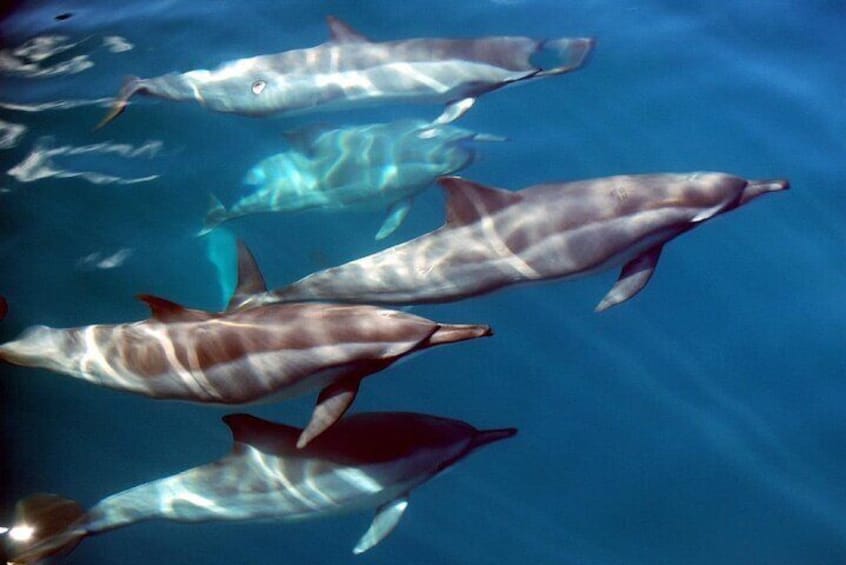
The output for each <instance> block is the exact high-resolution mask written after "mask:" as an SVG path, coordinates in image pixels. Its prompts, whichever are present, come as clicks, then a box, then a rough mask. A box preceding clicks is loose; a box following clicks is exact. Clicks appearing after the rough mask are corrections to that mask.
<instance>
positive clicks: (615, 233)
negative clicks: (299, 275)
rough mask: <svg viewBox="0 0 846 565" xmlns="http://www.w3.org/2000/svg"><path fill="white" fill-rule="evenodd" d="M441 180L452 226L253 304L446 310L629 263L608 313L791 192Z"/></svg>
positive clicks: (699, 185)
mask: <svg viewBox="0 0 846 565" xmlns="http://www.w3.org/2000/svg"><path fill="white" fill-rule="evenodd" d="M441 183H442V184H443V186H444V188H445V190H446V193H447V199H448V200H447V214H446V215H447V222H446V224H445V225H444V226H443V227H441V228H439V229H437V230H435V231H433V232H430V233H428V234H425V235H422V236H420V237H418V238H416V239H413V240H411V241H408V242H406V243H402V244H399V245H396V246H394V247H390V248H388V249H386V250H384V251H380V252H378V253H375V254H373V255H369V256H367V257H363V258H361V259H357V260H355V261H351V262H349V263H346V264H344V265H341V266H338V267H333V268H330V269H326V270H324V271H319V272H317V273H314V274H311V275H309V276H307V277H305V278H303V279H301V280H300V281H297V282H295V283H293V284H292V285H290V286H287V287H284V288H281V289H279V290H275V291H272V292H269V293H265V294H262V295H259V296H256V297H254V299H253V300H252V303H254V304H260V303H267V302H274V301H286V302H287V301H292V302H296V301H301V300H334V301H348V302H366V303H375V304H415V303H431V302H446V301H450V300H457V299H460V298H466V297H468V296H473V295H478V294H483V293H486V292H490V291H493V290H496V289H499V288H502V287H503V286H506V285H510V284H515V283H521V282H529V281H538V280H547V279H564V278H569V277H576V276H580V275H586V274H590V273H593V272H596V271H599V270H603V269H607V268H612V267H617V266H621V265H622V266H623V269H622V271H621V274H620V279H619V280H618V281H617V284H616V285H615V286H614V287H613V288H612V289H611V291H610V292H609V294H608V295H607V296H606V297H605V299H604V300H603V301H602V302H601V303H600V304H599V305H598V306H597V309H598V310H604V309H606V308H608V307H610V306H613V305H615V304H618V303H620V302H623V301H625V300H628V299H629V298H631V297H632V296H634V295H635V294H636V293H637V292H639V291H640V290H641V289H642V288H643V287H644V286H645V285H646V283H647V282H648V281H649V278H650V276H651V274H652V272H653V270H654V268H655V265H656V264H657V261H658V257H659V255H660V251H661V247H662V246H663V245H664V244H665V243H666V242H668V241H670V240H671V239H673V238H674V237H676V236H678V235H680V234H682V233H684V232H686V231H688V230H689V229H692V228H693V227H694V226H696V225H697V224H699V223H701V222H703V221H705V220H707V219H709V218H711V217H713V216H715V215H717V214H720V213H723V212H726V211H729V210H732V209H734V208H736V207H737V206H740V205H742V204H745V203H746V202H748V201H749V200H751V199H752V198H755V197H757V196H759V195H760V194H764V193H767V192H773V191H779V190H784V189H786V188H787V186H788V184H787V181H784V180H773V181H747V180H745V179H742V178H739V177H735V176H731V175H727V174H723V173H704V172H700V173H688V174H653V175H623V176H615V177H608V178H601V179H593V180H586V181H577V182H569V183H558V184H544V185H538V186H534V187H530V188H526V189H524V190H521V191H518V192H510V191H507V190H501V189H493V188H489V187H486V186H483V185H479V184H477V183H473V182H471V181H466V180H463V179H459V178H457V177H451V178H447V179H444V180H442V181H441Z"/></svg>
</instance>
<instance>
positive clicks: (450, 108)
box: [432, 96, 476, 126]
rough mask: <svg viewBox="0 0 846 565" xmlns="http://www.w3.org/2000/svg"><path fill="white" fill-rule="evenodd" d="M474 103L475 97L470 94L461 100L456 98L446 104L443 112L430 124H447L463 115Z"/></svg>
mask: <svg viewBox="0 0 846 565" xmlns="http://www.w3.org/2000/svg"><path fill="white" fill-rule="evenodd" d="M475 103H476V99H475V98H473V97H472V96H471V97H469V98H462V99H461V100H456V101H454V102H450V103H449V104H447V107H446V108H444V111H443V113H442V114H441V115H440V116H438V117H437V118H436V119H435V121H433V122H432V125H436V126H442V125H444V124H449V123H452V122H454V121H455V120H457V119H458V118H460V117H461V116H463V115H464V114H466V113H467V111H468V110H469V109H470V108H472V107H473V104H475Z"/></svg>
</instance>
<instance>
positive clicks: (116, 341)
mask: <svg viewBox="0 0 846 565" xmlns="http://www.w3.org/2000/svg"><path fill="white" fill-rule="evenodd" d="M239 252H240V255H239V260H238V269H239V285H238V288H236V292H235V294H234V296H233V299H232V302H231V305H230V308H229V309H228V310H227V311H225V312H223V313H220V314H214V313H210V312H204V311H202V310H188V309H186V308H183V307H182V306H179V305H178V304H175V303H172V302H169V301H167V300H164V299H161V298H156V297H153V296H142V297H141V298H142V300H144V301H146V302H147V303H148V305H149V306H150V308H151V310H152V314H153V316H152V318H150V319H148V320H143V321H140V322H134V323H128V324H110V325H105V324H104V325H92V326H83V327H78V328H69V329H55V328H49V327H46V326H34V327H31V328H29V329H28V330H26V331H25V332H24V334H23V335H21V336H20V338H19V339H17V340H15V341H11V342H8V343H5V344H3V345H0V359H2V360H4V361H7V362H9V363H14V364H17V365H22V366H27V367H40V368H44V369H49V370H52V371H56V372H59V373H63V374H66V375H70V376H72V377H76V378H79V379H83V380H86V381H89V382H92V383H94V384H97V385H100V386H106V387H110V388H114V389H118V390H123V391H127V392H133V393H137V394H141V395H144V396H149V397H152V398H163V399H177V400H187V401H193V402H204V403H211V404H245V403H251V402H256V401H258V400H262V399H268V398H269V397H272V398H273V399H276V400H281V399H284V398H290V397H294V396H298V395H301V394H304V393H307V392H313V391H318V390H321V394H320V397H319V398H318V402H317V406H316V407H315V410H314V413H313V415H312V418H311V422H310V423H309V425H308V426H307V427H306V429H305V430H304V432H303V435H302V437H300V438H299V443H298V445H299V446H300V447H302V446H304V445H306V444H307V443H308V442H309V441H311V440H312V439H314V438H315V437H317V436H318V435H320V433H322V432H323V431H325V430H326V429H327V428H329V427H330V426H332V425H333V424H334V423H335V422H337V420H338V419H339V418H340V417H341V416H342V415H343V414H344V413H345V412H346V410H347V408H349V406H350V405H351V404H352V402H353V400H354V399H355V396H356V393H357V392H358V387H359V382H360V381H361V379H363V378H364V377H366V376H367V375H370V374H372V373H375V372H377V371H380V370H382V369H384V368H386V367H388V366H389V365H391V364H392V363H394V362H395V361H397V360H399V359H400V358H402V357H404V356H406V355H408V354H410V353H415V352H417V351H422V350H424V349H427V348H429V347H432V346H436V345H440V344H444V343H452V342H458V341H464V340H468V339H475V338H479V337H484V336H489V335H491V329H490V327H488V326H485V325H454V324H439V323H437V322H433V321H431V320H428V319H426V318H421V317H419V316H415V315H413V314H407V313H404V312H399V311H395V310H386V309H384V308H379V307H376V306H359V305H333V304H317V303H311V304H271V305H267V306H261V307H257V308H251V309H239V308H238V307H237V306H238V301H239V300H240V298H239V297H240V296H241V295H247V293H246V291H247V290H253V289H254V287H255V286H257V285H258V284H260V283H259V281H261V280H262V277H261V274H260V273H258V271H257V270H256V267H255V263H254V260H253V258H252V255H251V254H250V253H249V251H247V249H246V248H245V247H240V248H239ZM262 287H263V286H262Z"/></svg>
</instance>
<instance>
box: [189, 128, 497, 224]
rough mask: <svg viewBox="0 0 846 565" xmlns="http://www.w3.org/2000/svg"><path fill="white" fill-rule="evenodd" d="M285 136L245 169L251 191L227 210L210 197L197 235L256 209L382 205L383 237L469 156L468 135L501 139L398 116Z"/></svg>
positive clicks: (472, 150)
mask: <svg viewBox="0 0 846 565" xmlns="http://www.w3.org/2000/svg"><path fill="white" fill-rule="evenodd" d="M286 139H287V141H288V145H289V146H290V149H289V150H288V151H284V152H282V153H277V154H275V155H272V156H270V157H268V158H266V159H264V160H262V161H261V162H260V163H258V164H257V165H256V166H254V167H253V168H252V169H250V171H249V172H248V173H247V176H246V178H245V179H244V183H245V185H247V186H249V187H252V190H250V191H249V192H248V193H247V194H245V195H244V196H243V197H241V198H240V199H239V200H238V201H237V202H235V204H234V205H233V206H232V207H231V208H229V209H228V210H227V209H226V208H224V206H223V205H222V204H221V203H220V202H219V201H217V200H216V199H214V200H213V204H212V208H211V209H210V210H209V213H208V215H207V216H206V219H205V222H204V228H203V230H202V231H201V232H200V235H203V234H205V233H206V232H208V231H210V230H211V229H213V228H214V227H216V226H217V225H219V224H220V223H222V222H225V221H227V220H230V219H232V218H237V217H240V216H246V215H249V214H257V213H262V212H295V211H299V210H308V209H315V208H318V209H323V210H345V209H361V208H364V209H367V208H383V207H387V208H388V210H389V212H388V215H387V217H386V219H385V221H384V223H383V224H382V227H381V228H380V229H379V232H378V233H377V234H376V239H383V238H385V237H387V236H388V235H390V234H391V233H393V232H394V230H396V229H397V228H398V227H399V226H400V224H402V221H403V220H404V219H405V217H406V215H407V214H408V212H409V210H410V209H411V204H412V199H413V197H414V196H415V195H416V194H417V193H419V192H421V191H422V190H424V189H425V188H426V187H428V186H429V185H431V184H433V183H434V182H435V180H436V179H437V178H438V177H441V176H444V175H448V174H452V173H455V172H458V171H459V170H461V169H463V168H464V167H467V166H468V165H470V163H472V162H473V159H474V158H475V156H476V150H475V147H474V143H473V142H474V141H501V140H504V139H505V138H501V137H496V136H492V135H487V134H478V133H475V132H472V131H468V130H465V129H461V128H457V127H455V126H452V125H447V124H432V123H430V122H426V121H424V120H397V121H394V122H389V123H377V124H366V125H357V126H348V127H342V128H332V127H326V126H311V127H307V128H302V129H298V130H294V131H291V132H288V134H287V135H286Z"/></svg>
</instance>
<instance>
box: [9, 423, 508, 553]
mask: <svg viewBox="0 0 846 565" xmlns="http://www.w3.org/2000/svg"><path fill="white" fill-rule="evenodd" d="M223 421H224V422H225V423H226V424H227V425H228V426H229V429H230V430H231V431H232V436H233V440H234V446H233V448H232V451H230V452H229V454H228V455H226V456H225V457H223V458H222V459H220V460H218V461H215V462H212V463H208V464H206V465H201V466H199V467H194V468H192V469H188V470H186V471H183V472H181V473H178V474H176V475H172V476H169V477H165V478H162V479H158V480H155V481H151V482H149V483H144V484H141V485H138V486H136V487H134V488H130V489H128V490H125V491H123V492H119V493H117V494H114V495H112V496H109V497H107V498H105V499H103V500H101V501H100V502H98V503H97V504H95V505H94V506H93V507H92V508H90V509H89V510H88V511H87V512H86V511H83V509H82V507H81V506H80V505H79V504H78V503H76V502H75V501H73V500H70V499H67V498H63V497H60V496H58V495H53V494H43V493H42V494H35V495H31V496H30V497H27V498H25V499H23V500H21V501H20V502H19V503H18V504H17V507H16V512H15V518H14V521H13V524H12V525H11V527H9V528H7V529H6V534H5V537H6V540H5V546H6V550H7V552H8V553H9V558H8V559H9V561H8V562H9V563H13V564H28V563H35V562H37V561H39V560H41V559H44V558H46V557H48V556H50V555H55V554H57V553H62V552H66V551H70V550H71V549H73V548H74V547H75V546H76V545H77V544H78V543H79V542H80V541H81V540H82V539H83V538H85V537H87V536H91V535H94V534H99V533H102V532H106V531H108V530H113V529H115V528H120V527H123V526H128V525H130V524H134V523H136V522H141V521H144V520H152V519H165V520H173V521H176V522H203V521H223V520H258V519H264V520H268V519H272V520H283V521H295V520H302V519H307V518H317V517H321V516H327V515H332V514H340V513H343V512H352V511H357V510H363V509H370V508H373V509H376V515H375V517H374V518H373V521H372V523H371V524H370V528H369V529H368V530H367V532H365V534H364V535H363V536H362V537H361V539H360V540H359V541H358V543H357V544H356V546H355V548H354V549H353V552H354V553H356V554H359V553H363V552H364V551H367V550H368V549H370V548H371V547H373V546H375V545H376V544H378V543H379V542H380V541H382V540H383V539H384V538H385V537H386V536H387V535H388V534H390V533H391V531H393V529H394V528H395V527H396V526H397V524H398V523H399V521H400V518H401V517H402V515H403V512H404V511H405V509H406V507H407V506H408V496H409V493H410V491H411V490H412V489H414V488H415V487H417V486H419V485H421V484H423V483H425V482H426V481H428V480H429V479H431V478H432V477H434V476H435V475H437V474H438V473H439V472H441V471H442V470H444V469H446V468H447V467H450V466H452V465H453V464H454V463H456V462H457V461H459V460H460V459H462V458H464V457H466V456H467V455H468V454H470V453H471V452H472V451H474V450H476V449H478V448H480V447H482V446H485V445H488V444H490V443H493V442H496V441H500V440H503V439H506V438H510V437H512V436H514V435H515V434H516V433H517V430H516V429H514V428H504V429H493V430H477V429H476V428H474V427H473V426H470V425H469V424H466V423H464V422H461V421H458V420H449V419H446V418H438V417H435V416H428V415H424V414H413V413H403V412H393V413H391V412H382V413H365V414H356V415H353V416H350V417H348V418H345V419H344V420H342V421H341V422H339V423H338V425H337V426H335V427H334V428H332V429H331V430H329V431H327V432H326V433H325V434H323V435H322V436H320V437H319V438H317V439H316V440H315V441H314V442H312V443H311V444H310V445H309V446H308V447H306V448H304V449H297V448H296V447H295V443H296V441H297V437H298V436H299V435H300V433H301V430H299V429H297V428H292V427H290V426H286V425H282V424H276V423H272V422H268V421H266V420H261V419H259V418H255V417H253V416H248V415H246V414H234V415H228V416H224V418H223Z"/></svg>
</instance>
